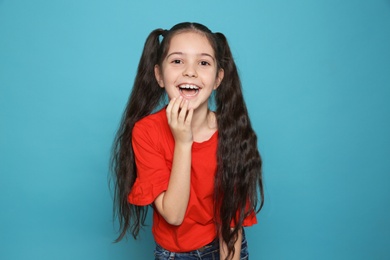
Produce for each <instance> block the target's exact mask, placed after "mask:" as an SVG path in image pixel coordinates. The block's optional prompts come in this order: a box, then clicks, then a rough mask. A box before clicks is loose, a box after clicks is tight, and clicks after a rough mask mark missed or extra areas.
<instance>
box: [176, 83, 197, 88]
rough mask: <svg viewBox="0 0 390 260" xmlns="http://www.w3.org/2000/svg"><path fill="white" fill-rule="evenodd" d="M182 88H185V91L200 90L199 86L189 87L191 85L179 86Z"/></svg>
mask: <svg viewBox="0 0 390 260" xmlns="http://www.w3.org/2000/svg"><path fill="white" fill-rule="evenodd" d="M179 87H180V88H185V89H199V87H198V86H195V85H189V84H186V85H180V86H179Z"/></svg>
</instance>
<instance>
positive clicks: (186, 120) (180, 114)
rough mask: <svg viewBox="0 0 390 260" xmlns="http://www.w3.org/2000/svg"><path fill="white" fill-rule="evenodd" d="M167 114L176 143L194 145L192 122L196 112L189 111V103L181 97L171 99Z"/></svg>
mask: <svg viewBox="0 0 390 260" xmlns="http://www.w3.org/2000/svg"><path fill="white" fill-rule="evenodd" d="M166 113H167V118H168V124H169V127H170V128H171V131H172V135H173V137H174V138H175V142H179V143H180V142H181V143H192V142H193V136H192V130H191V121H192V115H193V113H194V110H193V109H192V108H191V109H189V101H188V100H185V99H183V98H182V97H181V96H180V97H179V98H173V99H171V101H170V102H169V104H168V106H167V109H166Z"/></svg>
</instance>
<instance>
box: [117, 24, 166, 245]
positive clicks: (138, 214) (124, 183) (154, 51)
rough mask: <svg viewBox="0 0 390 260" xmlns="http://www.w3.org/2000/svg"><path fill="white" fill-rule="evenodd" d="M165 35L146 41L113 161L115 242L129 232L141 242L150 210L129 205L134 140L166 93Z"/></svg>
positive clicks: (157, 32)
mask: <svg viewBox="0 0 390 260" xmlns="http://www.w3.org/2000/svg"><path fill="white" fill-rule="evenodd" d="M163 32H164V30H162V29H157V30H154V31H153V32H151V33H150V35H149V36H148V38H147V39H146V42H145V45H144V49H143V52H142V55H141V58H140V61H139V65H138V70H137V75H136V78H135V81H134V85H133V88H132V91H131V95H130V98H129V101H128V103H127V106H126V109H125V111H124V114H123V116H122V120H121V123H120V127H119V130H118V132H117V134H116V137H115V140H114V145H113V149H112V157H111V169H112V172H113V173H114V209H113V210H114V212H113V213H114V218H115V217H118V220H119V233H120V234H119V236H118V238H117V239H116V240H115V242H118V241H120V240H122V238H123V237H124V236H125V235H126V233H127V232H128V231H130V232H131V233H132V235H133V236H134V238H137V236H138V234H139V231H140V228H141V227H142V226H144V224H145V218H146V215H147V210H148V207H147V206H137V205H132V204H129V203H128V201H127V198H128V194H129V193H130V191H131V189H132V187H133V185H134V182H135V179H136V177H137V172H136V165H135V158H134V152H133V147H132V143H131V140H132V132H133V128H134V124H135V123H136V122H137V121H139V120H140V119H142V118H143V117H145V116H147V115H149V114H151V113H152V112H153V110H154V109H156V107H157V106H158V105H159V103H160V102H161V101H162V99H163V96H164V93H165V92H164V90H163V89H162V88H160V87H159V85H158V83H157V81H156V79H155V75H154V66H155V64H157V59H158V58H157V57H158V51H159V45H160V43H159V36H161V35H162V34H163Z"/></svg>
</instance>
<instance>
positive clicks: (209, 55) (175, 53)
mask: <svg viewBox="0 0 390 260" xmlns="http://www.w3.org/2000/svg"><path fill="white" fill-rule="evenodd" d="M172 55H185V54H184V53H183V52H180V51H175V52H172V53H169V54H168V55H167V59H168V58H169V57H170V56H172ZM197 56H208V57H210V58H211V59H213V61H215V58H214V57H213V55H211V54H209V53H199V54H197Z"/></svg>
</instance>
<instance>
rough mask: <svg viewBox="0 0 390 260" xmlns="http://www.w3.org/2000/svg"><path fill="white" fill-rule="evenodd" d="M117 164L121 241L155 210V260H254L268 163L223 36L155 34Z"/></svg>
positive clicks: (181, 28)
mask: <svg viewBox="0 0 390 260" xmlns="http://www.w3.org/2000/svg"><path fill="white" fill-rule="evenodd" d="M211 100H213V101H214V103H215V108H216V109H215V111H212V110H211V109H210V108H209V104H211V102H210V101H211ZM167 103H168V104H167ZM112 166H113V171H114V172H115V203H114V205H115V207H114V211H115V212H116V213H117V215H118V218H119V223H120V235H119V237H118V238H117V240H116V241H120V240H121V239H122V238H123V237H124V236H125V235H126V234H127V232H130V233H132V235H133V236H134V238H137V236H138V234H139V231H140V228H141V227H142V226H143V225H144V222H145V217H146V214H147V209H148V205H151V206H152V208H153V227H152V232H153V236H154V239H155V241H156V249H155V259H248V250H247V242H246V239H245V233H244V230H243V227H244V226H251V225H253V224H255V223H257V220H256V213H257V212H259V211H260V209H261V207H262V206H263V202H264V194H263V186H262V174H261V159H260V155H259V152H258V149H257V138H256V134H255V133H254V131H253V129H252V127H251V123H250V120H249V116H248V112H247V109H246V105H245V102H244V99H243V95H242V89H241V82H240V79H239V76H238V73H237V68H236V65H235V63H234V60H233V57H232V54H231V51H230V48H229V45H228V42H227V40H226V38H225V36H224V35H223V34H222V33H212V32H211V31H210V30H209V29H208V28H207V27H205V26H203V25H201V24H197V23H180V24H177V25H175V26H174V27H173V28H171V29H170V30H162V29H157V30H154V31H152V32H151V33H150V35H149V36H148V38H147V40H146V43H145V46H144V49H143V53H142V56H141V59H140V62H139V66H138V72H137V76H136V78H135V82H134V86H133V89H132V92H131V95H130V98H129V102H128V104H127V107H126V110H125V113H124V115H123V118H122V122H121V125H120V128H119V130H118V133H117V136H116V139H115V143H114V149H113V155H112ZM258 192H259V194H260V200H259V199H258Z"/></svg>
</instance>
